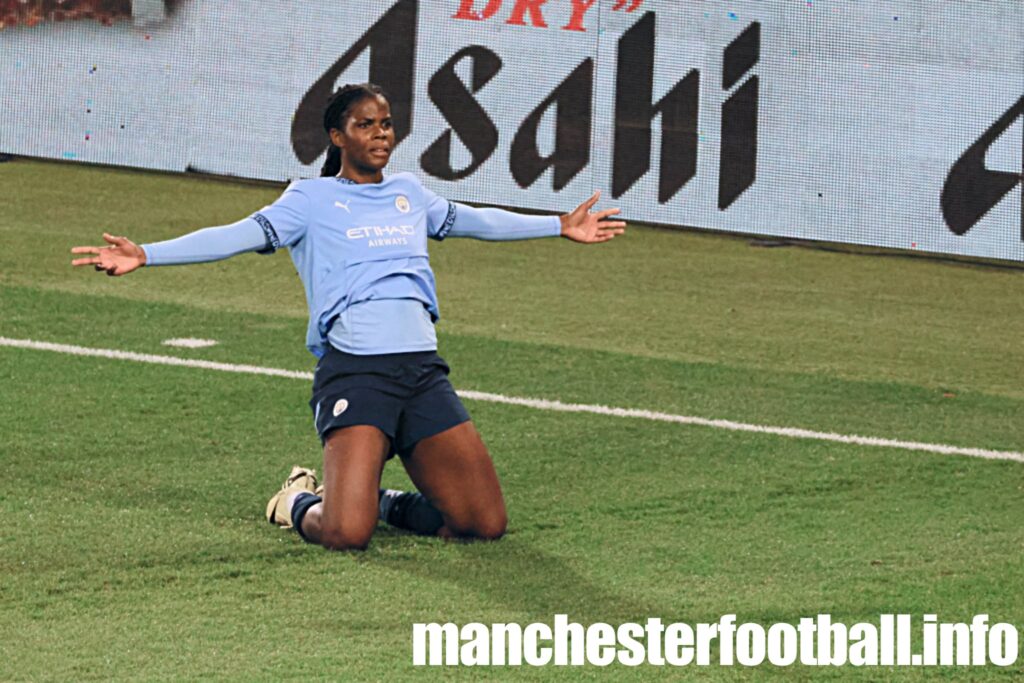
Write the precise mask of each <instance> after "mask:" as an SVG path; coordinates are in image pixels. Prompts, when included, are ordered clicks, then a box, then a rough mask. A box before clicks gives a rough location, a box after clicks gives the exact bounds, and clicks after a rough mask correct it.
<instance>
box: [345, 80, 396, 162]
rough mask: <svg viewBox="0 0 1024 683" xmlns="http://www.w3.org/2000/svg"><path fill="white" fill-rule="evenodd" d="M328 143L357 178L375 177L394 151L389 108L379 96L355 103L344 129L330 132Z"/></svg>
mask: <svg viewBox="0 0 1024 683" xmlns="http://www.w3.org/2000/svg"><path fill="white" fill-rule="evenodd" d="M331 140H332V141H333V142H334V144H335V145H337V146H338V147H340V148H341V149H342V150H343V151H344V163H345V166H346V167H352V170H355V171H357V172H358V173H360V174H366V173H369V174H376V173H379V172H380V171H381V170H383V168H384V167H385V166H387V164H388V160H389V159H390V158H391V151H392V150H393V149H394V147H395V130H394V128H393V127H392V124H391V105H389V104H388V101H387V100H385V99H384V98H383V97H379V96H378V97H365V98H363V99H362V100H360V101H359V102H356V103H355V104H354V105H352V108H351V109H349V112H348V116H347V117H346V118H345V128H344V129H343V130H338V129H333V130H332V131H331Z"/></svg>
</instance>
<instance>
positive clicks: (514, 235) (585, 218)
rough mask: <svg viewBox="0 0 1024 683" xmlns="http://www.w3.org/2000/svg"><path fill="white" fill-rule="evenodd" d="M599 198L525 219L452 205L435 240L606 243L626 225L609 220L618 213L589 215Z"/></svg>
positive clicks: (612, 211) (504, 212) (496, 211)
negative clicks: (560, 239)
mask: <svg viewBox="0 0 1024 683" xmlns="http://www.w3.org/2000/svg"><path fill="white" fill-rule="evenodd" d="M600 198H601V193H600V192H597V193H595V194H594V196H593V197H591V198H590V199H588V200H587V201H585V202H583V204H580V205H579V206H578V207H576V209H575V210H573V211H572V212H571V213H567V214H565V215H563V216H527V215H523V214H520V213H514V212H512V211H505V210H502V209H477V208H473V207H471V206H466V205H465V204H454V203H453V204H451V205H450V207H451V208H450V213H449V216H448V220H447V221H445V225H444V226H442V227H441V228H440V230H439V231H438V235H437V237H438V239H444V238H445V237H447V236H451V237H472V238H475V239H479V240H491V241H502V242H505V241H511V240H524V239H533V238H537V237H558V236H561V237H565V238H567V239H570V240H573V241H574V242H581V243H584V244H595V243H598V242H607V241H608V240H610V239H612V238H613V237H615V236H616V235H621V234H622V233H623V232H625V229H626V224H625V223H624V222H623V221H609V220H608V218H610V217H611V216H614V215H616V214H618V213H619V209H606V210H604V211H599V212H597V213H590V210H591V209H592V208H593V207H594V205H595V204H597V201H598V200H599V199H600Z"/></svg>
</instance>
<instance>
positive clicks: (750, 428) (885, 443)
mask: <svg viewBox="0 0 1024 683" xmlns="http://www.w3.org/2000/svg"><path fill="white" fill-rule="evenodd" d="M0 346H6V347H13V348H21V349H33V350H37V351H53V352H56V353H65V354H70V355H75V356H91V357H98V358H109V359H113V360H128V361H135V362H140V363H153V364H156V365H172V366H177V367H189V368H200V369H204V370H218V371H221V372H236V373H242V374H249V375H265V376H269V377H285V378H288V379H302V380H306V381H311V380H312V379H313V374H312V373H310V372H298V371H295V370H282V369H279V368H266V367H260V366H256V365H239V364H235V363H215V362H213V361H206V360H199V359H193V358H177V357H174V356H160V355H155V354H149V353H135V352H133V351H119V350H116V349H93V348H87V347H84V346H73V345H70V344H54V343H52V342H43V341H35V340H31V339H9V338H7V337H0ZM458 393H459V396H461V397H463V398H465V399H468V400H471V401H484V402H488V403H502V404H505V405H514V406H523V407H527V408H534V409H537V410H550V411H555V412H563V413H589V414H592V415H607V416H612V417H625V418H633V419H640V420H651V421H655V422H671V423H675V424H684V425H693V426H699V427H710V428H712V429H724V430H728V431H734V432H753V433H757V434H772V435H775V436H784V437H789V438H795V439H811V440H817V441H831V442H835V443H845V444H854V445H858V446H876V447H880V448H899V449H902V450H910V451H923V452H927V453H937V454H940V455H962V456H967V457H972V458H985V459H988V460H1012V461H1015V462H1021V463H1024V453H1022V452H1018V451H997V450H989V449H985V448H965V447H962V446H950V445H947V444H933V443H922V442H917V441H900V440H898V439H884V438H880V437H873V436H859V435H855V434H835V433H832V432H817V431H813V430H808V429H799V428H795V427H773V426H769V425H755V424H747V423H744V422H733V421H732V420H713V419H708V418H704V417H694V416H690V415H673V414H671V413H661V412H657V411H651V410H638V409H633V408H614V407H609V406H600V405H589V404H582V403H562V402H561V401H551V400H546V399H537V398H521V397H516V396H504V395H502V394H492V393H487V392H482V391H469V390H461V391H459V392H458Z"/></svg>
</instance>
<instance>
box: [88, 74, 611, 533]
mask: <svg viewBox="0 0 1024 683" xmlns="http://www.w3.org/2000/svg"><path fill="white" fill-rule="evenodd" d="M324 128H325V129H326V130H327V132H328V134H329V135H330V138H331V143H332V145H331V147H330V151H329V153H328V156H327V162H326V163H325V164H324V167H323V172H322V174H321V175H322V177H320V178H315V179H310V180H302V181H297V182H294V183H292V184H291V185H290V186H289V187H288V189H287V190H285V192H284V194H283V195H282V196H281V197H280V199H278V200H277V201H276V202H274V204H272V205H271V206H268V207H266V208H264V209H263V210H261V211H259V212H258V213H256V214H254V215H253V216H252V217H250V218H247V219H245V220H243V221H240V222H238V223H235V224H233V225H228V226H223V227H216V228H206V229H204V230H199V231H197V232H193V233H190V234H188V235H185V236H184V237H180V238H178V239H174V240H169V241H165V242H158V243H155V244H145V245H142V246H141V247H140V246H138V245H136V244H134V243H132V242H131V241H129V240H127V239H125V238H124V237H113V236H110V235H107V234H104V235H103V238H104V240H105V241H106V242H107V243H108V244H109V246H105V247H75V248H74V249H72V253H75V254H92V256H89V257H85V258H78V259H75V260H74V261H72V264H73V265H75V266H95V268H96V270H97V271H103V272H106V273H107V275H126V274H128V273H130V272H132V271H133V270H135V269H137V268H139V267H142V266H160V265H177V264H186V263H200V262H206V261H217V260H220V259H225V258H228V257H230V256H235V255H237V254H241V253H244V252H250V251H256V252H259V253H273V252H274V251H275V250H276V249H277V248H278V247H279V246H282V245H284V246H287V247H288V248H289V250H290V252H291V256H292V260H293V261H294V262H295V267H296V269H297V270H298V273H299V276H300V277H301V279H302V283H303V285H304V286H305V289H306V299H307V302H308V304H309V314H310V318H309V329H308V333H307V336H306V343H307V346H308V347H309V349H310V350H311V351H312V352H313V353H314V354H315V355H316V356H318V357H319V358H320V361H319V363H318V364H317V367H316V373H315V375H314V379H313V398H312V400H311V401H310V406H311V407H312V408H313V413H314V422H315V424H316V429H317V432H318V433H319V434H320V439H321V441H322V442H323V447H324V465H323V467H324V470H323V471H324V482H323V486H322V487H321V488H320V489H317V481H316V478H315V475H314V474H313V472H312V471H310V470H305V469H302V468H298V467H297V468H295V469H294V470H293V471H292V474H291V476H289V477H288V479H287V480H286V482H285V485H284V486H283V487H282V489H281V490H280V491H278V492H277V494H275V495H274V497H273V498H272V499H271V500H270V503H269V504H268V507H267V519H268V520H269V521H270V522H271V523H273V524H278V525H280V526H282V527H285V528H288V527H294V528H295V530H296V531H298V533H299V535H300V536H301V537H302V538H303V539H305V540H306V541H309V542H311V543H318V544H320V545H322V546H324V547H326V548H331V549H335V550H355V549H359V550H361V549H365V548H366V546H367V545H368V544H369V542H370V536H371V535H372V534H373V530H374V527H375V526H376V523H377V520H378V519H382V520H384V521H385V522H387V523H389V524H392V525H394V526H397V527H400V528H404V529H408V530H411V531H414V532H416V533H421V534H434V535H438V536H442V537H446V538H453V537H454V538H481V539H495V538H499V537H500V536H501V535H502V534H504V532H505V526H506V523H507V517H506V513H505V503H504V501H503V499H502V495H501V486H500V485H499V483H498V477H497V474H496V473H495V471H494V464H493V463H492V462H491V457H490V455H489V454H488V452H487V448H486V447H485V446H484V444H483V442H482V441H481V440H480V436H479V434H478V433H477V431H476V429H475V428H474V427H473V424H472V422H470V418H469V414H468V413H467V412H466V409H465V408H464V407H463V405H462V403H461V402H460V401H459V398H458V396H457V395H456V394H455V390H454V389H453V388H452V386H451V384H450V383H449V381H448V377H447V375H448V366H447V365H446V364H445V362H444V361H443V360H442V359H441V357H440V356H438V355H437V336H436V334H435V331H434V322H435V321H436V320H437V318H438V306H437V294H436V292H435V286H434V274H433V273H432V272H431V270H430V264H429V261H428V257H427V238H428V237H430V238H433V239H435V240H443V239H444V238H445V237H448V236H452V237H474V238H477V239H485V240H519V239H529V238H535V237H554V236H557V235H561V236H562V237H567V238H569V239H571V240H574V241H576V242H582V243H586V244H592V243H597V242H605V241H608V240H610V239H612V238H613V237H615V236H616V235H619V234H622V232H623V231H624V229H625V223H623V222H621V221H612V220H608V219H609V217H611V216H613V215H615V214H617V213H619V211H618V209H608V210H605V211H601V212H598V213H590V209H591V208H592V207H593V206H594V204H596V202H597V200H598V196H599V195H597V194H595V195H594V196H593V197H591V198H590V199H589V200H588V201H586V202H584V203H583V204H582V205H581V206H579V207H578V208H577V209H576V210H575V211H573V212H572V213H569V214H566V215H564V216H561V217H556V216H546V217H536V216H523V215H519V214H515V213H511V212H508V211H501V210H498V209H476V208H472V207H469V206H464V205H462V204H456V203H453V202H449V201H447V200H445V199H442V198H440V197H438V196H437V195H435V194H433V193H432V192H430V191H429V190H427V189H426V188H424V187H423V186H422V185H421V184H420V182H419V181H418V180H417V179H416V177H415V176H413V175H411V174H408V173H398V174H395V175H389V176H388V177H386V178H385V177H384V174H383V169H384V167H385V166H386V165H387V163H388V159H389V158H390V157H391V152H392V149H393V148H394V144H395V133H394V130H393V129H392V123H391V110H390V105H389V104H388V101H387V99H386V98H385V96H384V95H383V93H382V91H381V90H380V88H378V87H377V86H374V85H371V84H363V85H347V86H345V87H343V88H342V89H341V90H339V91H338V92H336V93H335V94H334V95H333V96H332V97H331V99H330V101H329V103H328V106H327V110H326V112H325V113H324ZM395 453H397V454H398V456H399V457H400V458H401V460H402V464H403V465H404V466H405V469H406V471H407V472H408V473H409V477H410V478H411V479H412V481H413V483H414V484H415V485H416V488H418V489H419V491H420V492H421V493H402V492H398V491H380V490H379V486H380V477H381V472H382V471H383V468H384V463H385V462H386V461H387V460H388V459H389V458H390V457H391V456H392V455H393V454H395ZM318 494H320V495H318Z"/></svg>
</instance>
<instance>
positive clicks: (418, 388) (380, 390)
mask: <svg viewBox="0 0 1024 683" xmlns="http://www.w3.org/2000/svg"><path fill="white" fill-rule="evenodd" d="M448 372H449V369H448V365H447V363H445V362H444V360H443V359H442V358H441V357H440V356H439V355H437V352H436V351H420V352H416V353H388V354H383V355H377V356H357V355H354V354H351V353H345V352H343V351H338V350H337V349H335V348H333V347H331V348H329V349H328V351H327V354H326V355H324V357H323V358H321V359H320V362H319V363H317V366H316V372H315V373H314V375H313V398H312V400H310V402H309V405H310V407H311V408H312V409H313V419H314V421H315V423H316V431H317V433H318V434H320V440H321V441H326V440H327V436H328V435H329V434H330V432H331V431H333V430H335V429H341V428H343V427H352V426H355V425H370V426H373V427H376V428H377V429H379V430H381V431H382V432H384V433H385V434H386V435H387V436H388V438H389V439H391V448H392V452H393V453H392V454H394V453H397V454H399V455H401V456H403V457H405V456H407V455H409V454H411V453H412V450H413V448H415V447H416V444H417V443H419V442H420V441H421V440H422V439H426V438H427V437H430V436H434V435H435V434H440V433H441V432H443V431H445V430H447V429H451V428H452V427H455V426H456V425H460V424H462V423H463V422H466V421H468V420H469V413H468V412H466V408H465V407H464V406H463V405H462V401H460V400H459V397H458V395H457V394H456V393H455V389H454V388H452V385H451V382H449V381H448Z"/></svg>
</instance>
